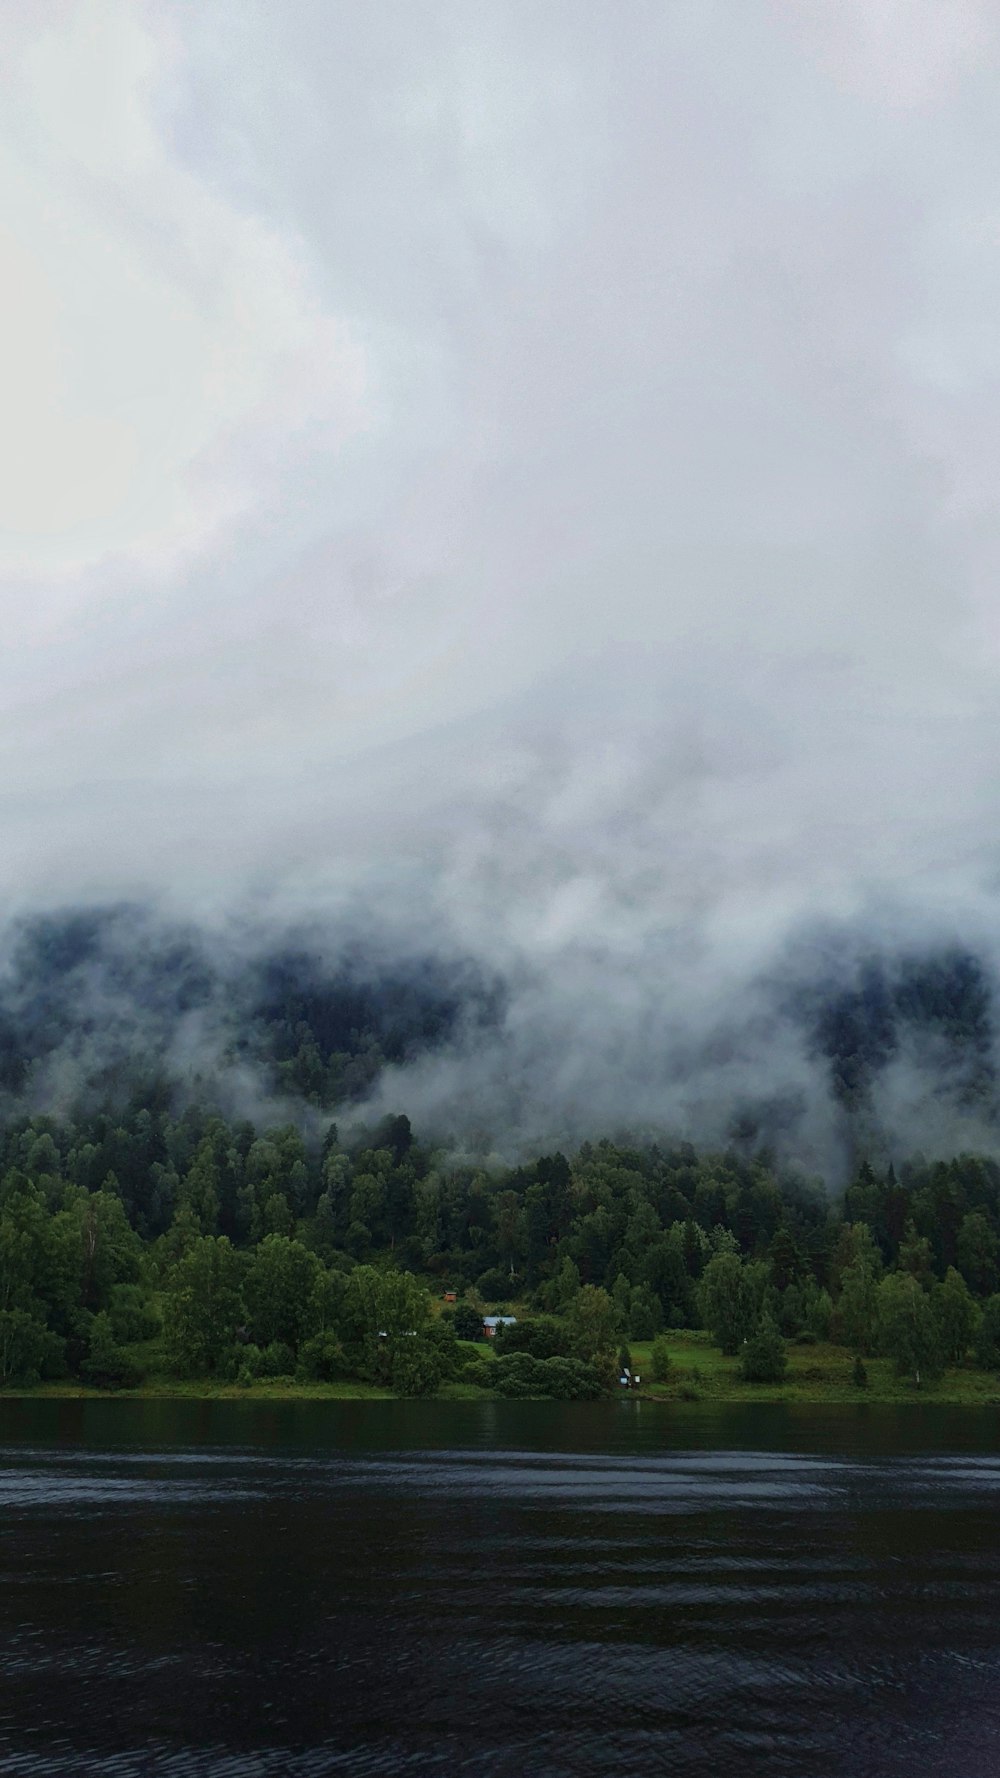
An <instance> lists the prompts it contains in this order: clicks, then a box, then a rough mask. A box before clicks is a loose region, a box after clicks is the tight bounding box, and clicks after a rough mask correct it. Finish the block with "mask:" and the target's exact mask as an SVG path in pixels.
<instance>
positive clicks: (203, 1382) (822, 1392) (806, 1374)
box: [0, 1332, 1000, 1407]
mask: <svg viewBox="0 0 1000 1778" xmlns="http://www.w3.org/2000/svg"><path fill="white" fill-rule="evenodd" d="M668 1339H669V1348H670V1360H671V1367H672V1368H671V1375H670V1378H669V1380H668V1381H666V1382H663V1383H656V1382H654V1381H653V1375H652V1363H651V1343H650V1342H649V1341H633V1342H632V1343H631V1347H630V1350H631V1353H632V1361H633V1366H634V1369H635V1370H636V1371H637V1372H638V1374H639V1375H640V1377H641V1378H642V1386H641V1390H640V1393H641V1395H642V1397H643V1398H644V1399H645V1400H649V1401H662V1402H671V1401H675V1402H685V1401H710V1402H720V1403H722V1402H797V1403H799V1404H801V1405H808V1404H809V1403H813V1404H816V1405H820V1404H823V1403H827V1404H829V1403H835V1402H868V1403H871V1404H878V1403H880V1402H881V1403H892V1404H895V1405H899V1404H900V1403H905V1402H936V1403H939V1404H941V1405H942V1406H954V1407H988V1406H1000V1378H998V1377H996V1376H994V1375H993V1374H992V1373H988V1372H985V1371H977V1370H973V1369H971V1368H968V1369H966V1368H961V1369H950V1370H948V1371H946V1372H945V1374H944V1376H943V1377H942V1378H940V1379H939V1380H937V1381H936V1382H933V1383H925V1384H924V1385H923V1386H922V1387H921V1388H920V1389H917V1388H916V1387H915V1386H914V1384H913V1383H912V1382H910V1381H908V1380H907V1379H906V1378H901V1377H897V1375H896V1373H895V1371H894V1369H893V1366H892V1365H891V1363H890V1362H889V1360H888V1359H885V1358H868V1359H866V1360H865V1368H866V1371H867V1375H868V1383H867V1387H865V1388H859V1387H858V1385H857V1384H856V1383H855V1382H854V1379H853V1371H854V1355H853V1353H851V1352H850V1351H848V1350H847V1349H846V1348H844V1347H843V1346H824V1345H816V1346H794V1345H792V1346H789V1347H788V1371H787V1373H786V1376H785V1380H784V1382H782V1383H774V1384H764V1383H759V1384H750V1383H742V1382H741V1381H740V1379H739V1377H738V1375H737V1366H736V1360H735V1359H734V1358H725V1357H723V1355H722V1353H721V1352H720V1351H719V1350H718V1348H717V1347H716V1346H713V1345H712V1343H711V1340H710V1338H709V1336H708V1334H706V1333H698V1332H684V1333H676V1334H671V1335H669V1336H668ZM461 1344H462V1349H463V1352H464V1353H465V1355H467V1356H469V1357H472V1356H473V1355H475V1356H478V1357H481V1358H486V1359H488V1360H492V1359H493V1352H492V1348H491V1347H489V1346H487V1345H485V1344H477V1345H471V1344H466V1343H465V1342H462V1343H461ZM4 1394H5V1395H6V1396H7V1397H8V1398H14V1397H21V1398H24V1397H31V1398H37V1399H45V1398H48V1399H51V1400H58V1399H62V1400H82V1399H86V1398H88V1397H91V1398H100V1397H107V1396H110V1395H114V1396H116V1397H118V1398H119V1399H122V1400H129V1399H131V1400H136V1401H152V1400H170V1399H178V1400H198V1401H391V1400H393V1399H394V1398H393V1396H392V1393H391V1391H389V1390H388V1389H380V1388H378V1387H376V1385H374V1384H372V1383H364V1382H361V1381H359V1380H358V1379H357V1378H353V1377H342V1378H338V1379H337V1380H336V1381H334V1382H331V1383H300V1382H296V1381H295V1380H294V1379H293V1378H290V1377H274V1378H259V1379H257V1380H256V1381H255V1382H253V1383H252V1384H250V1385H249V1386H248V1387H241V1386H239V1385H238V1384H236V1383H221V1382H220V1383H215V1382H212V1381H210V1380H209V1379H206V1378H199V1379H195V1380H193V1381H184V1380H180V1379H178V1378H176V1377H171V1376H169V1375H167V1374H166V1373H157V1372H155V1371H153V1372H150V1374H148V1375H147V1377H146V1380H145V1382H144V1383H143V1384H142V1385H141V1386H140V1387H139V1388H136V1389H115V1390H105V1389H93V1388H89V1387H88V1386H86V1385H85V1384H82V1383H76V1382H70V1381H60V1382H54V1383H41V1384H39V1385H38V1386H37V1387H36V1388H34V1389H16V1390H7V1391H5V1392H4ZM437 1399H438V1400H444V1401H491V1400H495V1399H496V1397H495V1396H493V1395H492V1394H491V1392H490V1391H489V1390H488V1389H483V1388H480V1387H479V1386H478V1385H476V1384H474V1383H462V1382H454V1383H446V1384H445V1385H444V1386H443V1387H442V1389H441V1390H440V1391H439V1394H438V1397H437ZM2 1400H3V1396H0V1401H2Z"/></svg>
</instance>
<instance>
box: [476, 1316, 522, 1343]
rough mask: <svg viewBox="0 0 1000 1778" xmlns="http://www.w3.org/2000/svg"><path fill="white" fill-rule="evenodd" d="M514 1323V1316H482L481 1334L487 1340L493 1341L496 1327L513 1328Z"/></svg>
mask: <svg viewBox="0 0 1000 1778" xmlns="http://www.w3.org/2000/svg"><path fill="white" fill-rule="evenodd" d="M516 1322H517V1316H516V1315H484V1316H483V1332H484V1334H485V1335H486V1338H487V1339H488V1340H495V1339H496V1337H497V1328H498V1327H513V1326H514V1325H515V1324H516Z"/></svg>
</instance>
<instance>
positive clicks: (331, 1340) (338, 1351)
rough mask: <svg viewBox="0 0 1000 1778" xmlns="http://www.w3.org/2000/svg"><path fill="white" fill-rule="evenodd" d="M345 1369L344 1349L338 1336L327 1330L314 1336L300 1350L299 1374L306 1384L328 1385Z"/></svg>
mask: <svg viewBox="0 0 1000 1778" xmlns="http://www.w3.org/2000/svg"><path fill="white" fill-rule="evenodd" d="M343 1369H344V1348H343V1346H342V1345H341V1343H340V1341H339V1340H338V1338H337V1336H336V1334H335V1333H334V1332H333V1331H332V1330H331V1329H330V1328H327V1329H326V1331H325V1332H324V1333H318V1334H313V1337H312V1339H311V1340H306V1341H305V1343H304V1344H303V1345H302V1346H301V1347H300V1349H299V1367H298V1374H299V1376H300V1377H302V1378H303V1379H304V1380H305V1381H306V1382H310V1383H328V1382H329V1381H330V1379H331V1378H332V1377H338V1376H340V1374H341V1372H342V1371H343Z"/></svg>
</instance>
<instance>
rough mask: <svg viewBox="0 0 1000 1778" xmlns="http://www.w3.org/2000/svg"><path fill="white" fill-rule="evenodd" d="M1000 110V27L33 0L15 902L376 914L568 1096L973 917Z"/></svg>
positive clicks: (452, 1084) (329, 3)
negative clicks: (639, 1052)
mask: <svg viewBox="0 0 1000 1778" xmlns="http://www.w3.org/2000/svg"><path fill="white" fill-rule="evenodd" d="M998 117H1000V16H998V14H997V11H996V8H995V7H994V6H993V5H992V4H990V3H989V0H983V3H980V0H840V3H839V4H838V5H837V6H836V7H832V6H829V5H828V4H826V0H752V3H750V4H745V3H743V0H691V3H688V0H673V3H672V4H671V5H669V6H664V5H662V4H661V3H660V0H656V3H655V4H651V3H648V0H628V4H626V5H611V4H609V3H608V0H600V3H599V4H597V3H594V0H541V3H540V4H538V3H535V0H532V3H529V0H489V3H488V4H480V3H478V0H434V3H433V4H427V3H426V0H380V3H379V5H378V6H370V5H364V4H360V3H359V0H351V3H350V4H344V3H343V0H294V3H292V4H278V3H277V0H268V3H266V4H261V3H259V0H232V3H230V0H197V3H195V0H190V3H188V0H173V3H172V4H170V5H158V4H146V3H144V0H122V3H118V0H85V3H78V0H35V3H34V4H33V5H32V6H31V7H28V8H8V9H7V10H6V11H5V12H4V13H3V15H2V16H0V215H2V216H3V217H4V219H5V220H4V222H3V225H2V229H0V291H2V296H0V305H2V308H3V311H4V318H5V325H4V327H3V329H2V330H0V387H2V389H3V391H4V395H3V424H2V427H0V459H2V461H0V589H2V590H0V599H2V611H0V615H2V621H3V633H4V643H5V646H4V647H3V649H2V651H0V707H2V709H3V713H4V721H3V723H2V724H0V785H2V790H0V797H2V805H3V806H2V819H3V832H4V847H3V863H2V866H0V906H2V907H3V909H4V910H5V911H6V913H7V914H8V915H13V914H17V913H19V912H22V911H23V910H24V909H26V908H36V907H39V906H59V905H66V904H70V903H79V902H81V901H82V902H87V901H102V900H107V899H115V898H120V897H129V898H137V899H140V900H141V899H143V898H152V899H155V900H156V901H158V902H160V903H162V904H163V905H165V906H168V907H170V908H171V909H174V910H181V911H184V912H187V913H192V914H195V915H197V917H198V918H200V919H204V920H209V921H212V920H214V921H217V922H219V921H225V920H227V919H230V918H232V917H233V916H234V915H236V914H246V913H247V911H248V910H252V911H253V913H254V917H259V918H272V917H276V918H286V919H287V918H293V917H294V918H309V919H318V920H320V921H323V920H331V921H335V920H336V919H337V918H339V917H341V916H342V915H343V911H344V910H345V909H347V908H352V909H354V910H357V908H359V907H361V908H364V909H365V910H366V912H367V913H368V914H369V915H371V916H373V917H374V915H375V914H376V913H377V915H378V917H379V918H380V919H382V920H384V922H385V923H386V925H387V927H388V928H391V929H392V930H393V931H397V932H401V931H405V932H406V933H408V934H409V935H410V936H411V937H412V935H413V934H415V933H416V934H420V935H422V936H423V937H424V938H425V939H426V941H427V942H428V943H429V944H440V945H441V946H449V945H450V946H452V947H453V948H458V949H461V950H463V951H466V952H468V953H470V954H472V955H475V956H478V957H482V958H483V960H484V962H486V963H487V964H488V965H489V966H496V967H497V968H500V969H502V970H503V971H505V972H508V973H510V974H511V975H512V976H517V975H518V973H519V972H520V975H521V977H522V978H523V979H524V981H525V982H528V981H529V980H530V983H531V987H530V991H529V990H527V989H526V990H525V994H524V996H523V997H522V999H521V1001H520V1002H519V1008H520V1010H519V1011H516V1012H515V1023H517V1022H518V1021H519V1023H520V1027H521V1029H522V1030H523V1031H525V1032H528V1031H530V1033H531V1038H530V1044H529V1049H528V1052H525V1050H524V1048H523V1045H522V1046H521V1047H520V1048H518V1049H517V1061H516V1065H514V1064H512V1063H511V1056H510V1053H509V1052H508V1054H507V1056H506V1059H505V1061H504V1063H503V1065H502V1068H501V1069H500V1072H501V1073H502V1072H503V1071H504V1070H507V1073H508V1075H510V1074H511V1073H513V1075H515V1076H516V1075H517V1074H518V1072H519V1071H520V1072H521V1073H522V1074H523V1073H525V1072H530V1067H531V1066H535V1065H536V1063H537V1056H538V1052H539V1049H541V1050H542V1051H551V1049H552V1048H553V1047H554V1046H556V1047H558V1046H560V1045H562V1046H563V1048H564V1049H566V1048H567V1047H568V1048H569V1049H570V1050H573V1041H572V1034H573V1033H574V1032H575V1033H576V1034H577V1039H578V1041H577V1043H576V1047H575V1051H574V1053H573V1054H571V1055H568V1056H567V1057H566V1059H565V1064H564V1073H565V1075H566V1078H564V1079H563V1080H562V1084H561V1085H560V1087H559V1091H560V1093H562V1094H563V1097H564V1098H565V1100H566V1102H567V1103H571V1102H572V1103H573V1104H577V1103H586V1104H592V1103H594V1098H595V1092H596V1093H597V1097H598V1098H599V1099H600V1097H601V1091H600V1082H601V1081H603V1080H604V1079H605V1076H606V1068H605V1063H606V1061H607V1054H608V1047H607V1046H608V1045H609V1044H611V1046H612V1048H614V1049H615V1051H616V1053H617V1052H618V1051H619V1050H620V1044H621V1041H622V1033H623V1032H627V1033H628V1041H629V1043H630V1044H635V1045H637V1046H638V1048H640V1049H641V1047H642V1044H643V1042H644V1037H643V1033H648V1032H649V1030H650V1029H651V1028H652V1025H656V1026H657V1028H660V1026H662V1025H663V1023H664V1021H665V1022H666V1023H667V1024H669V1025H671V1026H677V1025H682V1026H683V1025H686V1027H687V1028H688V1030H689V1032H690V1030H692V1029H694V1028H697V1031H698V1032H699V1034H700V1035H701V1036H704V1034H705V1033H706V1032H708V1031H710V1030H711V1029H713V1028H714V1021H715V1020H716V1018H717V1016H718V1013H719V1009H720V1008H721V1007H722V1006H723V1005H724V1004H725V1003H731V1001H732V998H733V996H734V995H735V994H736V993H737V992H738V991H739V989H740V986H741V984H742V985H744V986H745V984H747V983H749V982H751V981H752V980H754V979H756V977H757V975H758V974H759V972H760V971H761V970H762V969H764V968H766V967H767V966H768V965H769V963H771V962H773V959H774V958H775V957H776V956H777V955H779V954H784V952H785V951H786V950H787V947H788V946H789V944H791V943H793V942H794V941H795V940H796V935H801V934H802V933H803V932H810V931H820V930H823V931H827V930H830V929H831V928H833V927H840V928H842V929H852V930H854V929H856V928H858V926H859V925H861V926H864V927H865V929H866V930H872V931H875V932H877V933H878V934H880V935H882V936H887V935H888V936H891V935H893V934H897V935H898V934H899V933H901V932H912V931H919V932H920V933H922V934H928V935H930V937H932V938H933V939H935V940H936V939H937V938H941V939H943V940H948V939H950V938H952V937H955V936H959V937H961V936H963V935H965V936H967V935H968V934H969V933H975V934H979V935H986V938H987V939H988V938H989V934H990V932H991V922H992V910H993V907H994V898H995V894H996V887H997V879H998V865H1000V857H998V850H997V833H998V820H997V817H998V814H1000V807H998V805H1000V772H998V770H997V752H998V734H1000V729H998V725H997V717H998V713H1000V712H998V693H1000V599H998V596H997V592H996V587H997V569H998V565H1000V564H998V560H997V557H998V549H1000V542H998V540H1000V530H998V527H997V524H996V506H997V502H998V498H1000V495H998V489H1000V477H998V474H997V468H998V456H1000V402H998V400H997V379H998V372H1000V326H998V321H997V317H998V315H1000V127H998V125H997V121H996V120H997V118H998ZM989 942H992V940H989ZM595 1007H596V1008H598V1009H599V1012H596V1013H595ZM748 1016H749V1015H748ZM595 1020H596V1021H597V1023H598V1024H599V1025H600V1032H595V1030H594V1024H595ZM602 1020H603V1024H602V1023H601V1021H602ZM605 1027H607V1029H605ZM608 1033H610V1036H609V1035H608ZM568 1034H569V1035H568ZM526 1054H527V1055H528V1056H530V1062H529V1060H526ZM595 1057H598V1058H602V1060H601V1062H600V1066H598V1065H597V1063H596V1062H595ZM746 1064H747V1059H746V1056H745V1055H743V1057H742V1060H741V1063H740V1066H741V1067H745V1066H746ZM782 1066H783V1067H785V1070H786V1073H787V1074H788V1075H789V1077H790V1078H791V1077H795V1078H797V1077H798V1074H800V1073H801V1067H800V1064H799V1062H798V1061H796V1060H795V1059H794V1058H791V1057H789V1058H788V1059H787V1065H786V1064H782ZM602 1071H603V1072H602ZM496 1075H497V1065H495V1063H494V1064H491V1068H490V1079H491V1081H492V1082H493V1088H495V1084H496ZM411 1084H412V1083H411ZM717 1084H718V1083H717V1081H716V1080H715V1079H714V1077H713V1080H712V1083H711V1087H710V1089H709V1088H705V1089H704V1090H703V1089H702V1088H699V1093H700V1094H701V1096H702V1097H703V1096H704V1091H709V1092H710V1093H714V1092H715V1091H716V1089H717ZM473 1085H474V1083H470V1080H469V1078H468V1075H467V1074H462V1076H461V1079H460V1080H449V1081H447V1082H444V1081H443V1077H442V1076H441V1075H440V1074H439V1075H438V1076H437V1077H436V1083H435V1084H431V1083H429V1082H426V1081H425V1082H423V1083H422V1088H421V1090H423V1091H425V1092H426V1093H427V1094H428V1095H429V1097H430V1099H432V1100H433V1099H434V1095H435V1094H440V1093H445V1094H456V1093H457V1094H459V1095H462V1094H468V1093H469V1092H470V1091H471V1090H472V1086H473ZM493 1088H491V1090H493ZM511 1090H512V1091H514V1090H515V1089H514V1088H512V1089H511ZM803 1090H805V1089H803ZM810 1090H811V1089H810ZM616 1093H618V1100H616ZM606 1097H607V1103H608V1106H609V1108H610V1107H611V1106H612V1104H613V1103H615V1102H619V1101H620V1091H619V1088H617V1087H608V1088H607V1092H606ZM644 1102H645V1101H644ZM609 1114H610V1110H609Z"/></svg>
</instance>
